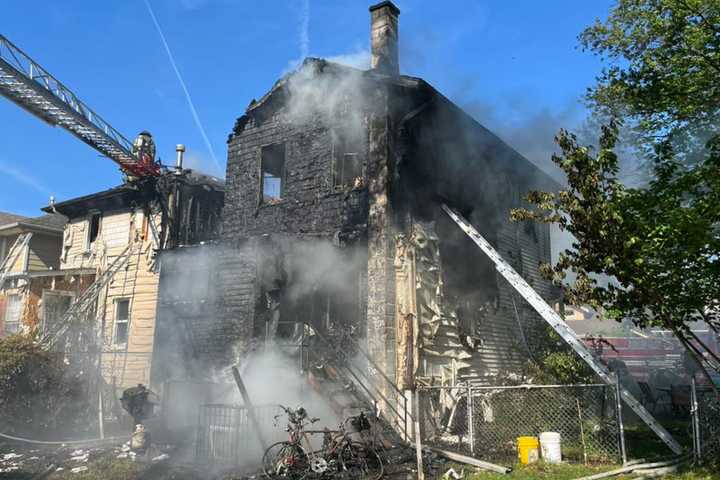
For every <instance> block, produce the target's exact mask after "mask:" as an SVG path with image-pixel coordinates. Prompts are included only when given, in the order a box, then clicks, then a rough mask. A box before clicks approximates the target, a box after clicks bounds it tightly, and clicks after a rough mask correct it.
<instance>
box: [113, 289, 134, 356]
mask: <svg viewBox="0 0 720 480" xmlns="http://www.w3.org/2000/svg"><path fill="white" fill-rule="evenodd" d="M129 324H130V299H128V298H122V299H119V300H116V301H115V334H114V341H113V343H114V344H115V345H127V341H128V330H129V329H128V326H129Z"/></svg>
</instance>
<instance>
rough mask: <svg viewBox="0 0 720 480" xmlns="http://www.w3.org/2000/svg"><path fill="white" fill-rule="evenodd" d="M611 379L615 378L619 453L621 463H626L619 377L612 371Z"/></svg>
mask: <svg viewBox="0 0 720 480" xmlns="http://www.w3.org/2000/svg"><path fill="white" fill-rule="evenodd" d="M613 379H614V380H615V404H616V407H615V408H616V410H617V419H618V431H619V433H620V454H621V455H622V462H623V465H625V464H626V463H627V452H626V451H625V427H624V426H623V419H622V400H621V397H620V377H618V375H617V373H613Z"/></svg>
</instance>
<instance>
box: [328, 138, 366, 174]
mask: <svg viewBox="0 0 720 480" xmlns="http://www.w3.org/2000/svg"><path fill="white" fill-rule="evenodd" d="M354 130H355V129H351V128H346V129H343V130H340V131H333V185H335V186H336V187H360V186H362V183H363V179H364V172H363V170H364V167H365V162H364V161H363V142H362V140H361V138H360V135H358V134H357V132H355V131H354Z"/></svg>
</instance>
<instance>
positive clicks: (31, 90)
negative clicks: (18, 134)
mask: <svg viewBox="0 0 720 480" xmlns="http://www.w3.org/2000/svg"><path fill="white" fill-rule="evenodd" d="M0 95H3V96H4V97H6V98H8V99H9V100H11V101H13V102H14V103H16V104H17V105H18V106H19V107H21V108H23V109H25V110H27V111H28V112H30V113H31V114H33V115H35V116H36V117H38V118H40V119H42V120H44V121H45V122H47V123H49V124H50V125H52V126H59V127H62V128H64V129H65V130H67V131H68V132H70V133H71V134H73V135H74V136H76V137H77V138H79V139H80V140H81V141H83V142H84V143H86V144H88V145H90V146H91V147H92V148H94V149H95V150H97V151H99V152H100V153H102V154H103V155H104V156H106V157H108V158H109V159H110V160H112V161H114V162H115V163H116V164H118V165H119V166H120V169H121V170H122V171H123V172H124V173H125V174H126V175H127V176H128V178H129V179H131V180H133V179H138V178H144V177H157V176H159V175H160V173H161V169H160V164H159V163H157V162H156V161H155V145H154V143H153V141H152V136H151V135H150V134H149V133H148V132H141V133H140V135H139V136H138V138H137V139H136V140H135V142H134V143H131V142H130V141H129V140H127V139H126V138H125V137H124V136H123V135H122V134H120V132H118V131H117V130H116V129H115V128H113V127H112V126H111V125H110V124H109V123H108V122H107V121H105V120H104V119H103V118H102V117H101V116H100V115H98V114H97V113H95V112H94V111H93V110H92V109H91V108H90V107H88V106H87V105H86V104H85V103H84V102H82V101H81V100H80V99H79V98H78V97H77V95H75V94H74V93H73V92H72V91H71V90H70V89H68V88H67V87H66V86H65V85H63V84H62V83H61V82H60V81H59V80H58V79H56V78H55V77H53V76H52V75H50V73H48V71H47V70H45V69H44V68H43V67H42V66H40V65H39V64H38V63H37V62H35V61H34V60H33V59H32V58H30V57H29V56H28V55H27V54H25V52H23V51H22V50H20V49H19V48H18V47H17V46H15V45H14V44H13V43H12V42H10V40H8V39H7V38H6V37H4V36H3V35H0Z"/></svg>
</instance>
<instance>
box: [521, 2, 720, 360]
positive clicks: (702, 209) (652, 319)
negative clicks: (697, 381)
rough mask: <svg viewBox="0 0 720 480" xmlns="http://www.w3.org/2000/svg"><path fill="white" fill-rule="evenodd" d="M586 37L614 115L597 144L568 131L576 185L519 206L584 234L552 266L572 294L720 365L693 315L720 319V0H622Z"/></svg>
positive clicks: (603, 101) (596, 94) (571, 182)
mask: <svg viewBox="0 0 720 480" xmlns="http://www.w3.org/2000/svg"><path fill="white" fill-rule="evenodd" d="M580 42H581V44H582V46H583V47H584V48H585V49H587V50H590V51H592V52H594V53H596V54H598V55H600V56H601V57H602V58H603V60H604V61H605V62H606V68H605V69H604V70H603V72H602V73H601V74H600V76H599V77H598V78H597V83H596V85H595V86H593V87H592V88H590V89H588V94H587V100H588V102H589V105H590V107H591V108H592V110H593V113H594V114H595V117H596V118H600V119H610V120H608V121H605V122H604V126H603V127H602V129H601V130H602V132H601V135H600V139H599V142H598V146H597V147H596V148H592V147H589V146H584V145H580V144H579V142H578V140H577V137H576V136H575V135H573V134H571V133H569V132H567V131H561V132H560V133H559V135H558V136H557V137H556V141H557V143H558V145H559V147H560V150H561V152H562V153H561V155H557V156H555V157H553V161H554V162H555V164H557V165H558V167H560V169H561V170H562V171H563V172H564V173H565V175H566V177H567V188H565V189H564V190H562V191H560V192H558V193H557V194H554V193H550V192H531V193H530V194H529V196H528V200H529V202H530V204H531V205H532V206H533V207H534V208H532V209H519V210H516V211H514V212H513V214H512V216H513V218H514V219H516V220H536V221H542V222H554V223H557V224H558V225H559V226H560V228H561V229H562V230H564V231H567V232H569V233H570V234H572V235H573V237H574V243H573V248H571V249H568V250H565V251H564V252H562V253H561V255H560V258H559V261H558V263H557V264H556V265H552V266H551V265H545V266H544V267H543V271H544V273H545V274H546V275H547V276H548V277H550V278H552V279H553V281H554V282H555V283H556V284H558V285H563V287H564V289H565V292H566V294H567V298H568V300H569V301H570V302H571V303H575V304H579V303H587V304H590V305H591V306H593V307H595V308H598V309H602V310H604V311H605V312H607V314H608V315H609V316H611V317H614V318H616V319H620V318H623V317H628V318H630V319H631V320H632V321H633V322H634V323H635V324H636V325H637V326H639V327H649V326H654V327H661V328H667V329H670V330H672V331H673V332H675V334H676V335H677V337H678V338H679V339H680V341H681V342H682V343H683V344H684V345H685V347H686V348H687V349H688V351H689V353H691V354H692V356H693V357H694V358H695V359H696V360H697V361H698V363H699V364H701V365H703V364H705V365H710V366H712V367H713V368H716V369H718V370H720V358H718V357H717V356H716V355H715V354H714V353H713V352H712V351H711V350H710V349H708V348H707V346H705V345H703V344H702V342H700V339H698V338H697V337H696V336H695V335H694V334H693V332H692V331H691V330H690V328H689V327H688V322H689V321H691V320H696V319H701V318H702V319H704V320H705V321H706V322H707V323H708V325H710V327H711V328H713V329H715V331H716V332H718V330H720V318H718V313H717V312H718V308H719V307H718V302H719V301H720V122H719V120H720V82H718V80H717V79H718V78H720V2H718V1H717V0H617V3H616V4H615V5H614V6H613V8H612V9H611V11H610V13H609V15H608V17H607V19H605V20H598V21H596V22H595V24H594V25H592V26H590V27H588V28H587V29H585V31H583V33H582V34H581V35H580ZM621 127H622V130H621ZM621 131H622V133H623V139H626V138H629V137H630V138H633V137H634V138H636V139H637V140H638V142H637V145H638V146H639V147H641V148H640V151H639V152H635V153H636V154H637V155H638V158H635V159H634V160H635V163H637V164H641V163H643V164H645V165H647V166H649V168H648V171H649V175H648V177H647V178H648V180H647V181H646V182H645V183H644V184H643V185H642V187H630V186H628V185H627V184H626V183H624V182H623V181H621V179H620V169H619V167H618V164H619V163H618V162H619V160H618V153H617V152H619V151H620V149H619V148H618V135H619V132H621ZM629 132H630V133H629ZM568 272H572V273H573V274H574V275H575V279H574V282H572V283H570V282H568V281H567V277H566V275H567V273H568ZM600 275H603V276H607V277H609V278H611V279H612V281H611V282H610V283H599V282H598V281H597V279H598V278H599V276H600ZM703 355H704V358H703ZM703 371H704V372H705V373H706V374H707V371H706V370H705V369H704V368H703Z"/></svg>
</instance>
